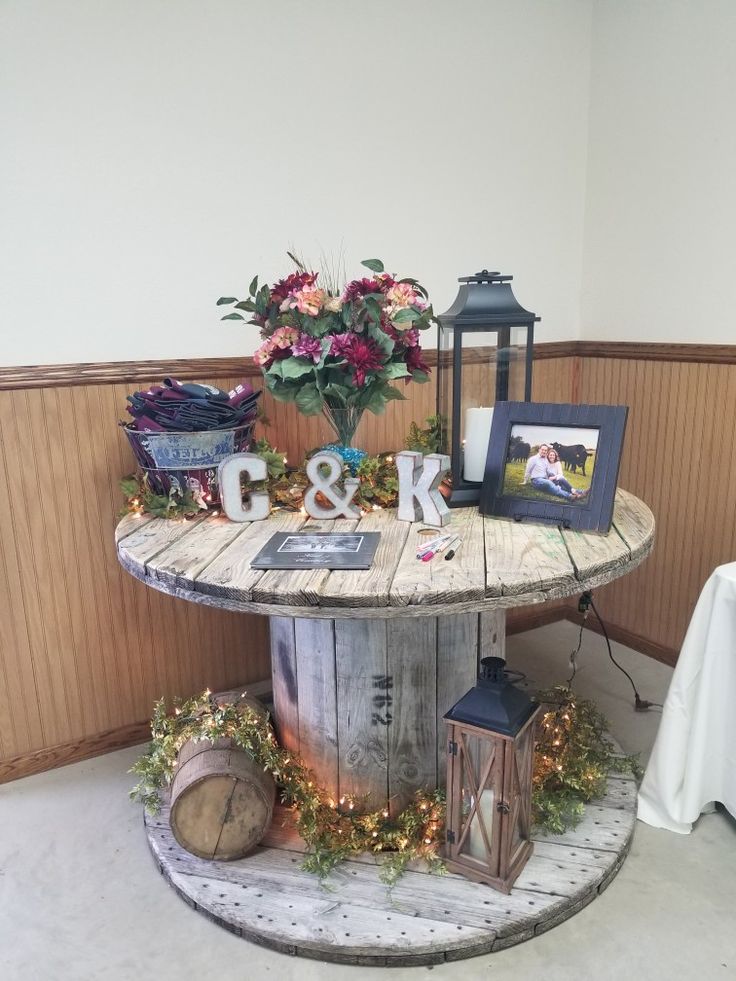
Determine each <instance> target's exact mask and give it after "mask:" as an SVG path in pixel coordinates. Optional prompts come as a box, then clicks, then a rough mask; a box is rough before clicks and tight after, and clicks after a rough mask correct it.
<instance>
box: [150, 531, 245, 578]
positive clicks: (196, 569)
mask: <svg viewBox="0 0 736 981" xmlns="http://www.w3.org/2000/svg"><path fill="white" fill-rule="evenodd" d="M247 528H248V522H244V523H242V524H236V523H235V522H234V521H229V520H228V519H227V518H225V517H218V518H215V517H210V518H208V519H207V521H203V522H201V523H200V524H198V525H197V526H196V528H192V530H191V531H190V532H189V534H188V535H185V536H184V537H183V538H179V539H177V541H175V542H173V543H172V544H171V545H170V546H169V547H168V548H167V549H165V550H164V551H163V552H160V553H159V554H158V555H156V556H154V558H152V559H151V560H150V561H149V562H148V563H147V566H146V568H147V571H148V574H149V576H153V578H154V579H158V580H159V582H162V583H165V584H167V585H170V586H178V587H179V588H180V589H191V588H192V585H193V582H194V580H195V579H196V578H197V576H198V575H200V573H202V572H204V570H205V569H206V568H207V566H208V565H210V564H211V563H212V562H214V560H215V559H216V558H217V556H218V555H219V554H220V552H222V551H223V549H225V548H227V546H228V545H229V544H230V543H231V542H233V541H234V540H235V539H236V538H238V537H239V536H240V535H242V534H243V533H244V532H245V531H246V530H247Z"/></svg>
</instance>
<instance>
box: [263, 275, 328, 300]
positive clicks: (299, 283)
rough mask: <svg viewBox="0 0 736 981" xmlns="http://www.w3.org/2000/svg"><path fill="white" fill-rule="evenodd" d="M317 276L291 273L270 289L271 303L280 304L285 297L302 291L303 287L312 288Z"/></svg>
mask: <svg viewBox="0 0 736 981" xmlns="http://www.w3.org/2000/svg"><path fill="white" fill-rule="evenodd" d="M318 275H319V274H318V273H307V272H301V273H292V274H291V275H290V276H287V277H286V279H280V280H279V281H278V283H276V285H275V286H273V287H272V288H271V303H281V302H282V301H283V300H285V299H286V298H287V296H291V294H292V293H297V292H298V291H299V290H302V289H304V287H305V286H313V285H314V284H315V282H316V281H317V276H318Z"/></svg>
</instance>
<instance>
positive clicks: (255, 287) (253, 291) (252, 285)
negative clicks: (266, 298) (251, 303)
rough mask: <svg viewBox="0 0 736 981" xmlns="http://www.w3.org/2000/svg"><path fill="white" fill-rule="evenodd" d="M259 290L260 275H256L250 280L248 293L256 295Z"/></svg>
mask: <svg viewBox="0 0 736 981" xmlns="http://www.w3.org/2000/svg"><path fill="white" fill-rule="evenodd" d="M257 291H258V277H257V276H254V277H253V279H252V280H251V282H250V286H249V287H248V295H249V296H255V295H256V293H257Z"/></svg>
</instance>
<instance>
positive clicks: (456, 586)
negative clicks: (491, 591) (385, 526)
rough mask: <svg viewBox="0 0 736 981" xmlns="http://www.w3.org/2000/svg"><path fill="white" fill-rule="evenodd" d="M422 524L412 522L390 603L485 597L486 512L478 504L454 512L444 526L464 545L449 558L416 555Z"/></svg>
mask: <svg viewBox="0 0 736 981" xmlns="http://www.w3.org/2000/svg"><path fill="white" fill-rule="evenodd" d="M422 527H423V525H422V524H421V523H417V524H412V525H411V531H410V533H409V535H408V537H407V540H406V543H405V545H404V548H403V550H402V553H401V558H400V559H399V563H398V566H397V568H396V573H395V575H394V580H393V583H392V585H391V590H390V594H389V602H390V603H391V605H392V606H408V605H415V604H445V603H447V604H450V603H462V602H465V601H468V600H474V599H479V598H481V597H483V596H484V594H485V554H484V549H483V516H482V515H481V514H480V513H479V512H478V510H477V508H458V509H457V510H456V511H453V512H452V523H451V524H450V525H448V526H447V527H446V528H443V529H442V531H443V532H446V531H447V532H453V533H456V534H458V535H460V537H461V538H462V540H463V542H462V548H461V549H460V551H459V552H458V554H457V555H456V556H455V558H453V559H451V560H450V561H447V560H445V558H444V555H443V554H442V553H440V554H439V555H437V556H435V557H434V558H433V559H432V560H431V561H429V562H422V561H419V560H418V559H417V557H416V546H417V544H418V543H419V542H420V541H421V539H420V538H419V536H418V534H417V532H418V530H419V529H420V528H422Z"/></svg>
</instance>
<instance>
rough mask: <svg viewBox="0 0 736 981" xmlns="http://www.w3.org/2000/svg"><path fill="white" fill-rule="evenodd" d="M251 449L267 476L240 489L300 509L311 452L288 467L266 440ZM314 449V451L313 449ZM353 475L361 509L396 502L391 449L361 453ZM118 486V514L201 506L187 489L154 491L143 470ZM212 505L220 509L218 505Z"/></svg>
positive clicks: (165, 514)
mask: <svg viewBox="0 0 736 981" xmlns="http://www.w3.org/2000/svg"><path fill="white" fill-rule="evenodd" d="M253 451H254V452H255V453H257V454H258V456H260V457H261V458H262V459H264V460H265V461H266V464H267V467H268V477H267V478H266V480H260V481H255V482H253V483H246V482H245V481H244V482H243V492H244V493H250V492H251V491H259V490H265V491H268V494H269V496H270V498H271V505H272V507H276V508H279V509H281V510H287V511H299V510H300V509H301V507H302V504H303V500H304V491H305V490H306V489H307V487H308V486H309V478H308V477H307V471H306V465H307V460H308V459H309V456H311V455H312V454H311V453H310V454H308V456H307V460H305V461H304V462H303V463H302V464H301V466H299V467H297V468H295V469H292V470H289V469H287V466H286V460H285V457H284V456H283V454H281V453H279V452H278V451H277V450H275V449H274V448H273V447H272V446H271V444H270V443H269V442H268V440H266V439H260V440H258V442H257V443H255V445H254V447H253ZM314 452H317V451H316V450H314V451H312V453H314ZM343 476H344V477H349V476H351V473H350V468H349V467H348V465H347V464H345V466H344V467H343ZM356 476H357V477H358V478H359V479H360V486H359V488H358V491H357V493H356V495H355V497H354V498H353V500H354V501H355V503H356V504H357V505H358V507H360V508H361V509H362V510H363V511H371V510H375V509H377V508H392V507H395V506H396V502H397V500H398V496H399V482H398V478H397V476H396V467H395V466H394V455H393V454H392V453H379V454H377V455H376V456H366V457H364V458H363V459H362V460H361V462H360V464H359V465H358V468H357V471H356ZM120 488H121V490H122V491H123V494H124V495H125V507H124V508H123V510H122V514H121V516H123V515H126V514H140V513H145V514H153V515H155V516H156V517H158V518H187V517H191V516H193V515H195V514H199V513H201V508H200V507H199V506H198V505H197V503H196V502H195V501H194V500H193V498H192V495H191V494H190V492H189V491H184V493H183V494H181V493H180V492H178V491H177V490H176V489H173V490H172V492H171V494H170V495H169V496H168V497H167V496H164V495H161V494H155V493H153V491H152V490H151V488H150V486H149V483H148V477H147V475H146V474H145V473H143V472H142V471H138V472H137V473H135V474H130V475H129V476H127V477H124V478H123V479H122V480H121V481H120ZM215 508H216V509H217V510H219V507H218V506H217V505H215Z"/></svg>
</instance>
